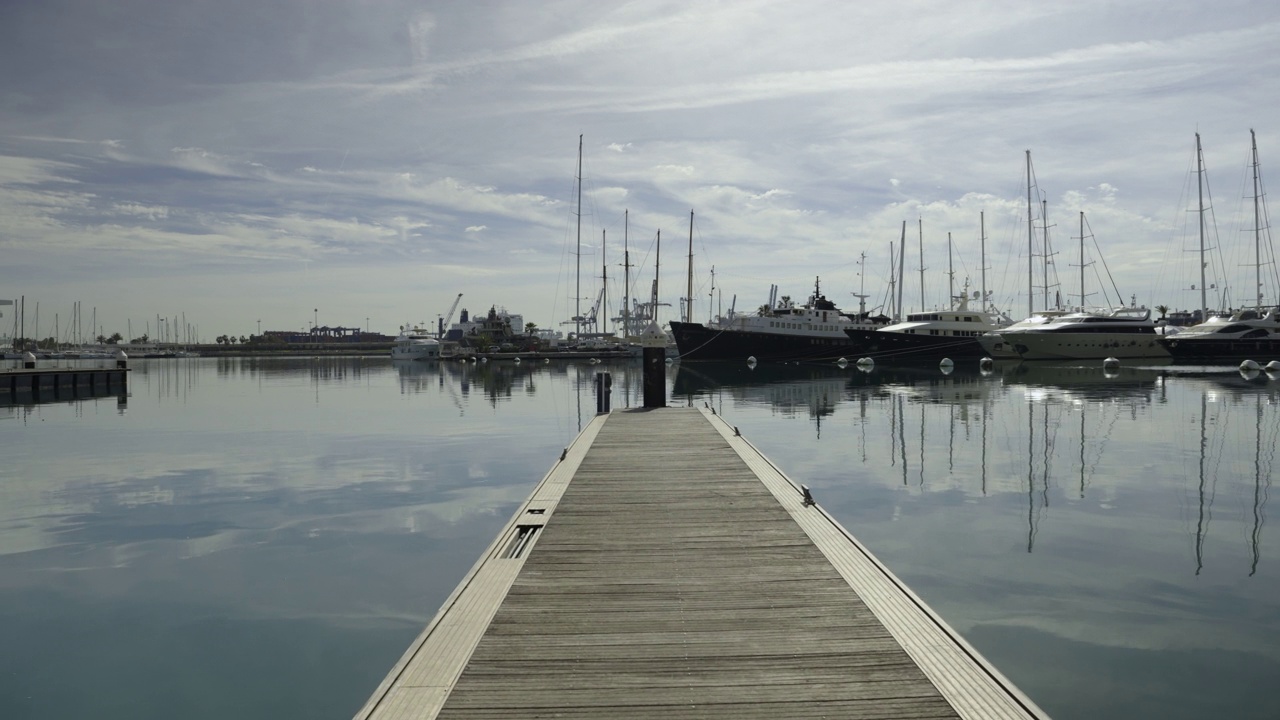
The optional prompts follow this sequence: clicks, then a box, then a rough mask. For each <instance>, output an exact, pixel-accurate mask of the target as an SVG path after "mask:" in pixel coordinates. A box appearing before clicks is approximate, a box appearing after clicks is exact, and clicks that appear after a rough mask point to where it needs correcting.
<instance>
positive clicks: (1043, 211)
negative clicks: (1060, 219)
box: [1040, 199, 1058, 310]
mask: <svg viewBox="0 0 1280 720" xmlns="http://www.w3.org/2000/svg"><path fill="white" fill-rule="evenodd" d="M1040 223H1041V229H1042V230H1043V231H1044V232H1043V240H1044V242H1043V243H1042V244H1041V245H1040V249H1041V251H1042V252H1043V257H1044V307H1045V309H1046V310H1048V309H1049V201H1048V200H1043V199H1042V200H1041V201H1040ZM1057 304H1058V303H1054V305H1055V306H1056V305H1057Z"/></svg>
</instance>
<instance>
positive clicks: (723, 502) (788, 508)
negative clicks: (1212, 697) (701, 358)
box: [356, 408, 1045, 720]
mask: <svg viewBox="0 0 1280 720" xmlns="http://www.w3.org/2000/svg"><path fill="white" fill-rule="evenodd" d="M540 717H559V718H600V717H607V718H739V719H741V718H748V719H749V718H819V717H827V718H835V717H840V718H1043V717H1045V715H1044V714H1043V713H1042V712H1041V711H1040V710H1039V709H1038V708H1037V707H1036V706H1035V704H1034V703H1032V702H1031V701H1030V700H1029V699H1027V698H1026V697H1024V696H1023V695H1022V694H1021V693H1020V692H1019V691H1018V690H1017V689H1016V688H1014V687H1013V685H1012V684H1011V683H1010V682H1009V681H1008V680H1007V679H1005V678H1004V677H1003V676H1002V675H1000V673H999V672H997V671H996V670H995V669H993V668H991V667H990V666H989V665H988V664H987V663H986V662H985V661H984V660H983V659H982V658H981V657H980V656H979V655H978V653H977V652H976V651H974V650H973V649H972V648H971V647H969V646H968V645H967V644H966V643H965V642H964V641H963V640H962V639H961V638H960V637H959V636H958V635H957V634H956V633H955V632H954V631H952V630H951V629H950V628H948V627H947V626H946V625H945V623H943V622H942V621H941V620H940V619H939V618H938V617H936V616H935V615H934V613H932V612H931V611H930V610H929V609H928V608H927V607H926V606H925V605H924V604H923V602H922V601H920V599H919V598H917V597H916V596H915V595H914V594H912V593H911V591H910V590H908V589H907V588H906V587H905V586H904V585H903V584H902V583H901V582H900V581H898V580H897V579H896V578H895V577H894V576H893V575H892V574H891V573H890V572H889V571H888V570H887V569H886V568H884V567H883V566H882V565H881V564H880V563H879V562H878V561H877V560H876V559H875V558H874V557H873V556H872V555H871V554H870V553H869V552H868V551H867V550H866V549H865V548H863V547H862V546H861V545H860V544H859V543H858V542H857V541H856V540H854V539H853V538H852V536H850V535H849V534H848V533H847V532H846V531H845V530H844V529H843V528H841V527H840V526H839V524H838V523H836V522H835V521H834V520H832V519H831V518H830V517H829V516H827V515H826V513H825V512H823V511H822V509H821V508H820V507H817V506H813V505H807V504H805V502H804V498H803V495H802V492H801V490H800V488H799V487H798V486H796V485H795V484H793V483H792V482H791V481H790V480H789V479H787V478H786V476H785V475H783V473H782V472H781V471H779V470H778V469H777V468H775V467H774V466H773V465H772V464H771V463H770V462H769V461H768V460H767V459H766V458H765V457H764V456H763V455H761V454H760V453H759V452H758V451H757V450H755V448H754V447H752V446H751V445H750V443H748V442H747V441H746V440H745V439H743V438H741V437H738V436H737V433H736V431H735V430H734V428H732V427H731V426H729V425H728V424H726V423H725V422H724V421H723V420H722V419H720V418H718V417H715V416H714V414H712V413H709V412H707V411H705V410H699V409H670V408H660V409H652V410H628V411H615V412H613V413H611V414H607V415H600V416H597V417H596V418H595V419H594V420H593V421H592V422H591V423H590V424H589V425H588V426H587V428H586V429H585V430H584V431H583V432H582V433H581V434H580V435H579V436H578V438H577V439H576V440H575V442H574V444H573V445H572V446H571V447H570V448H568V449H567V450H566V451H565V453H564V455H563V457H562V458H561V460H560V461H559V462H558V463H556V465H555V467H554V468H553V469H552V470H551V472H550V473H548V474H547V476H546V477H545V478H544V479H543V481H542V483H540V484H539V485H538V487H537V489H536V490H535V491H534V493H533V494H532V495H531V497H530V498H529V500H527V501H526V503H525V504H524V505H523V506H522V507H521V508H520V509H519V510H518V512H517V514H516V516H515V517H514V518H513V519H512V521H511V523H509V525H508V526H507V528H506V529H505V530H504V532H503V533H502V534H501V535H500V536H499V537H498V538H497V539H496V540H495V541H494V543H493V544H492V546H491V547H490V548H489V550H488V551H487V552H486V553H485V555H483V556H482V557H481V558H480V560H479V561H478V562H477V564H476V566H475V567H474V568H473V569H472V571H471V572H470V574H469V575H468V576H467V578H466V579H465V580H464V581H463V582H462V584H461V585H459V587H458V589H457V590H455V591H454V594H453V595H452V596H451V597H450V598H449V599H448V601H446V603H445V604H444V606H443V607H442V608H441V610H440V612H439V613H438V614H437V615H436V617H435V619H434V620H432V622H431V623H430V625H428V626H427V628H426V629H425V630H424V631H423V633H422V634H421V635H420V636H419V637H418V638H417V640H415V641H414V643H413V644H412V645H411V646H410V648H409V649H408V650H407V651H406V652H405V654H404V656H403V657H402V658H401V660H400V661H399V663H397V664H396V666H395V667H394V668H392V670H391V672H390V674H389V675H388V676H387V678H386V679H385V680H384V681H383V682H382V684H381V685H380V686H379V687H378V688H377V690H376V691H375V692H374V693H373V695H372V697H370V699H369V701H368V703H366V705H365V706H364V708H362V709H361V710H360V712H359V713H357V715H356V718H357V719H358V720H404V719H407V718H468V719H480V718H492V719H495V720H496V719H498V718H540Z"/></svg>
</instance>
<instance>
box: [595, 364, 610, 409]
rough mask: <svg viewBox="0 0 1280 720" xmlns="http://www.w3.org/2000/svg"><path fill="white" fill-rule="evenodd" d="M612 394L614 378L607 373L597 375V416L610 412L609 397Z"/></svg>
mask: <svg viewBox="0 0 1280 720" xmlns="http://www.w3.org/2000/svg"><path fill="white" fill-rule="evenodd" d="M612 394H613V376H612V375H610V374H609V373H607V372H600V373H596V414H598V415H599V414H603V413H607V412H609V400H610V397H609V396H610V395H612Z"/></svg>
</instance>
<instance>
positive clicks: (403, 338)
mask: <svg viewBox="0 0 1280 720" xmlns="http://www.w3.org/2000/svg"><path fill="white" fill-rule="evenodd" d="M391 359H392V360H439V359H440V341H439V340H437V339H436V337H435V334H434V333H432V332H430V331H429V330H424V329H422V328H420V327H410V326H407V325H406V326H403V327H401V328H400V334H399V335H398V336H397V337H396V342H395V344H394V345H392V346H391Z"/></svg>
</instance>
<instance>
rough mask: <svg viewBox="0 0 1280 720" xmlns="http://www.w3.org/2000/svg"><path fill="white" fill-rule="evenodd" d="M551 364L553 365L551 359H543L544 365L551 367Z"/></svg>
mask: <svg viewBox="0 0 1280 720" xmlns="http://www.w3.org/2000/svg"><path fill="white" fill-rule="evenodd" d="M550 363H551V358H542V364H543V365H549V364H550Z"/></svg>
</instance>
